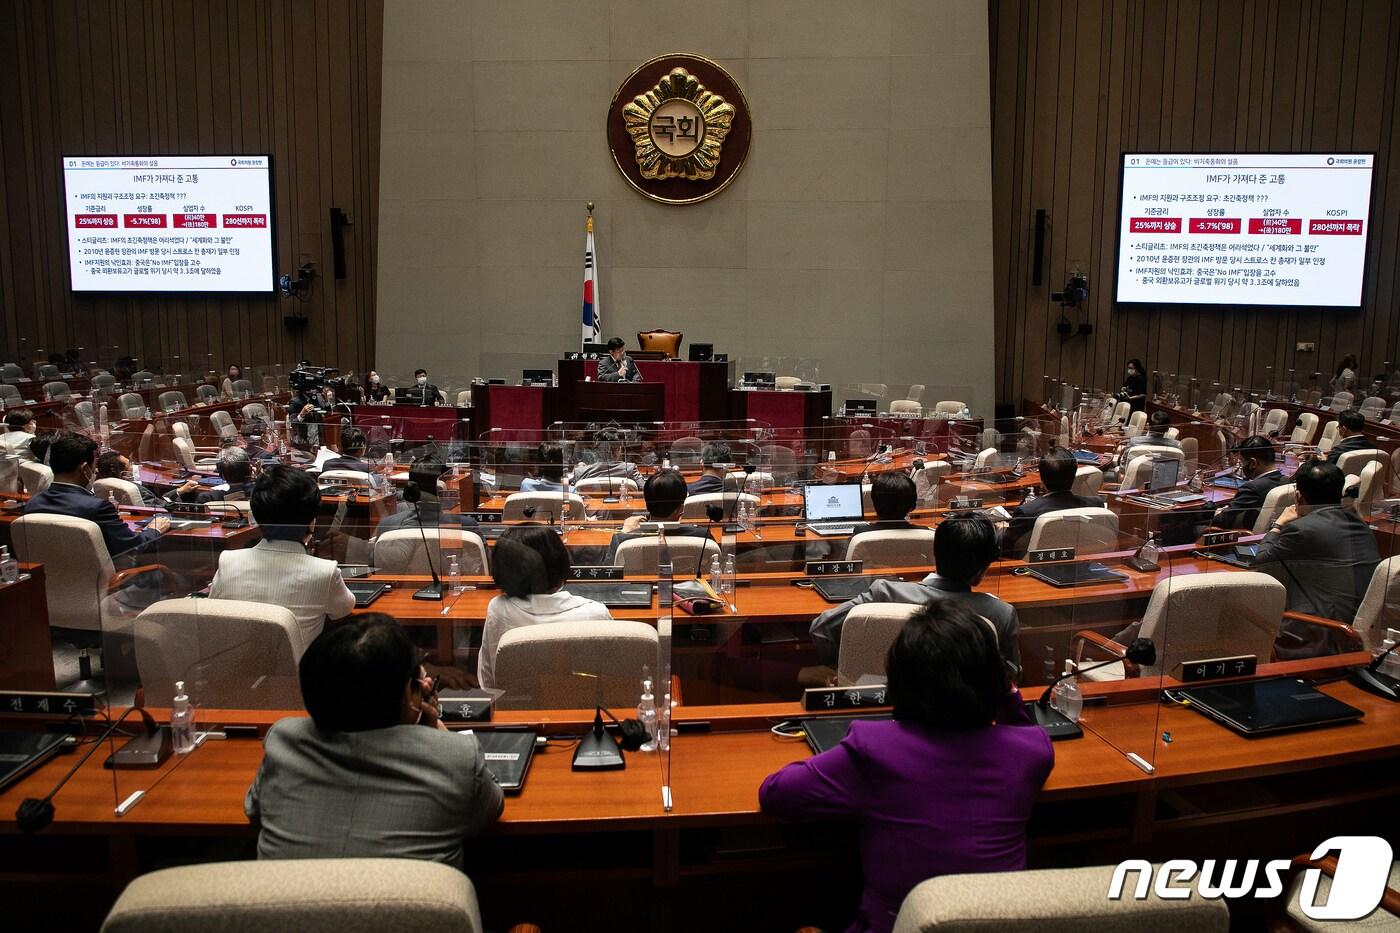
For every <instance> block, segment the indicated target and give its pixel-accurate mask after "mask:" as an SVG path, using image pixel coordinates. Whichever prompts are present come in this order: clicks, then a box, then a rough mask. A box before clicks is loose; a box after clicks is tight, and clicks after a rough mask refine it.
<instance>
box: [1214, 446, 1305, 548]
mask: <svg viewBox="0 0 1400 933" xmlns="http://www.w3.org/2000/svg"><path fill="white" fill-rule="evenodd" d="M1234 452H1235V454H1236V455H1237V456H1238V457H1239V464H1240V465H1239V469H1240V472H1241V473H1242V474H1243V475H1244V478H1245V479H1246V480H1248V482H1246V483H1245V484H1244V485H1242V486H1240V488H1239V490H1237V491H1236V492H1235V498H1234V499H1232V500H1230V502H1229V503H1228V504H1227V505H1225V506H1224V507H1223V508H1221V509H1219V510H1217V511H1216V513H1215V517H1214V518H1212V519H1211V522H1210V524H1211V526H1212V527H1215V528H1244V529H1246V530H1247V529H1250V528H1253V527H1254V520H1255V519H1257V518H1258V517H1259V509H1260V507H1261V506H1263V504H1264V500H1265V499H1267V498H1268V496H1269V493H1270V491H1272V490H1273V488H1274V487H1275V486H1282V485H1283V484H1284V483H1287V482H1288V477H1286V476H1284V475H1283V473H1282V472H1280V471H1279V469H1278V466H1277V464H1276V463H1275V462H1274V445H1273V442H1272V441H1270V440H1269V439H1268V438H1267V437H1264V436H1262V435H1259V434H1255V435H1253V436H1251V437H1246V438H1245V439H1244V440H1243V441H1240V446H1238V447H1236V448H1235V451H1234Z"/></svg>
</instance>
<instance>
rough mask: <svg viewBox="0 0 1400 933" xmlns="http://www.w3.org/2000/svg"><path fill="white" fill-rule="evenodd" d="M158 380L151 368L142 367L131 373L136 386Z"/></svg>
mask: <svg viewBox="0 0 1400 933" xmlns="http://www.w3.org/2000/svg"><path fill="white" fill-rule="evenodd" d="M155 381H156V374H155V373H153V372H151V371H150V370H149V369H142V370H139V371H137V372H134V373H132V374H131V384H132V385H134V386H144V385H150V384H151V383H152V382H155Z"/></svg>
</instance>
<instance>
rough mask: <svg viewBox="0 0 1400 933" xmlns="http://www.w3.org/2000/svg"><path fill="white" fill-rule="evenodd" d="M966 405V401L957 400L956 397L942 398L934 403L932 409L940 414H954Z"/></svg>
mask: <svg viewBox="0 0 1400 933" xmlns="http://www.w3.org/2000/svg"><path fill="white" fill-rule="evenodd" d="M966 407H967V403H966V402H959V401H957V400H956V399H944V400H943V401H941V402H939V403H938V404H936V405H934V406H933V410H934V412H935V413H936V414H940V415H956V414H958V413H959V412H961V411H962V410H963V409H964V408H966Z"/></svg>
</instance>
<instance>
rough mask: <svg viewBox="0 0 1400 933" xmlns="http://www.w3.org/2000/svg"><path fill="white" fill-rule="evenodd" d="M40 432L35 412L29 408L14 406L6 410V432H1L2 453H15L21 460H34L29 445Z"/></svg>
mask: <svg viewBox="0 0 1400 933" xmlns="http://www.w3.org/2000/svg"><path fill="white" fill-rule="evenodd" d="M38 433H39V428H38V423H37V422H36V421H35V420H34V412H32V411H30V410H29V409H28V408H12V409H10V410H9V411H7V412H5V433H3V434H0V454H14V455H15V456H16V457H19V458H20V459H21V460H33V459H34V454H33V453H31V452H30V450H29V445H30V444H32V443H34V437H35V435H37V434H38Z"/></svg>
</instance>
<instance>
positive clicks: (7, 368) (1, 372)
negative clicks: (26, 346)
mask: <svg viewBox="0 0 1400 933" xmlns="http://www.w3.org/2000/svg"><path fill="white" fill-rule="evenodd" d="M23 378H24V369H23V367H21V366H20V365H19V364H18V363H0V379H3V380H4V381H5V382H17V381H19V380H20V379H23Z"/></svg>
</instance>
